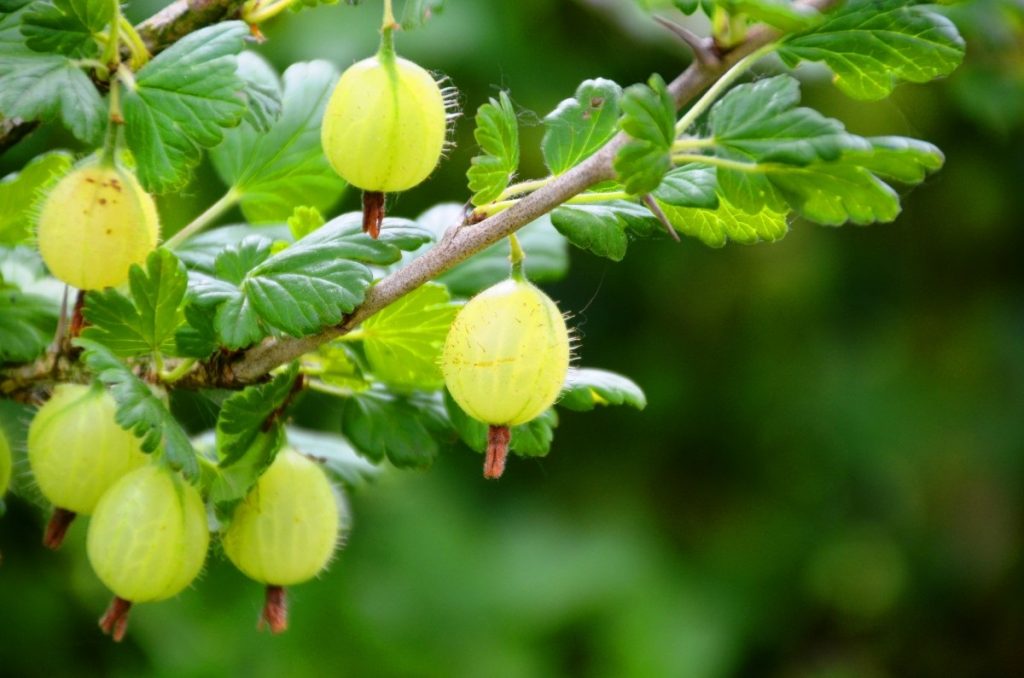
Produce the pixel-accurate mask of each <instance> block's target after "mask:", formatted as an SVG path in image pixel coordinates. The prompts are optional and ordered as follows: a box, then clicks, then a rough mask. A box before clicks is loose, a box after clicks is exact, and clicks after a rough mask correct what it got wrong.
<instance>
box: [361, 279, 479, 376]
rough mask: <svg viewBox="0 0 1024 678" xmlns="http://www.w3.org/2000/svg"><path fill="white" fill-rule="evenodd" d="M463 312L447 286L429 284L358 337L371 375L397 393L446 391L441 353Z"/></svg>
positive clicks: (378, 315)
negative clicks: (396, 390)
mask: <svg viewBox="0 0 1024 678" xmlns="http://www.w3.org/2000/svg"><path fill="white" fill-rule="evenodd" d="M458 310H459V307H458V305H456V304H453V303H452V302H451V298H450V297H449V295H448V288H447V287H445V286H444V285H438V284H435V283H428V284H426V285H424V286H422V287H420V288H418V289H417V290H415V291H413V292H411V293H410V294H407V295H405V296H404V297H402V298H401V299H399V300H398V301H396V302H394V303H392V304H391V305H390V306H387V307H386V308H384V309H382V310H381V311H379V312H378V313H376V314H375V315H373V316H372V317H370V318H368V319H367V320H366V321H365V322H364V323H363V325H362V327H361V329H360V330H357V333H358V336H359V338H360V340H361V341H362V344H363V350H364V351H365V352H366V360H367V362H368V363H369V366H370V371H371V372H373V375H374V376H375V377H376V378H377V379H378V380H380V381H381V382H383V383H385V384H387V385H388V386H390V387H392V388H395V389H400V390H412V389H424V390H433V389H438V388H440V387H441V386H442V384H443V383H444V377H443V376H442V374H441V366H440V364H441V349H442V348H443V347H444V341H445V338H446V337H447V336H448V329H449V328H450V327H451V324H452V320H454V319H455V314H456V313H457V312H458Z"/></svg>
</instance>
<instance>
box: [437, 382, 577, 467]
mask: <svg viewBox="0 0 1024 678" xmlns="http://www.w3.org/2000/svg"><path fill="white" fill-rule="evenodd" d="M444 403H445V408H446V409H447V412H448V418H449V420H450V421H451V423H452V426H453V427H454V428H455V431H456V432H457V433H458V434H459V438H460V439H461V440H462V442H463V443H465V444H466V447H468V448H469V449H471V450H473V451H474V452H478V453H480V454H483V453H484V452H486V451H487V428H488V427H487V424H484V423H483V422H480V421H477V420H476V419H473V418H472V417H470V416H469V415H468V414H466V413H465V412H463V411H462V408H460V407H459V405H458V403H456V402H455V399H454V398H452V396H451V394H450V393H449V392H448V391H447V390H445V392H444ZM556 426H558V414H557V413H556V412H555V410H554V409H548V410H545V411H544V412H543V413H542V414H541V415H540V416H538V417H537V418H536V419H533V420H532V421H528V422H526V423H525V424H520V425H519V426H513V427H512V431H511V434H512V435H511V438H510V440H509V449H510V450H511V451H512V452H513V453H515V454H517V455H518V456H520V457H544V456H547V454H548V452H550V451H551V441H552V440H553V439H554V436H555V434H554V428H555V427H556Z"/></svg>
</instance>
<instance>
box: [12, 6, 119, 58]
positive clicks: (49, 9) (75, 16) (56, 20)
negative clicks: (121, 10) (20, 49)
mask: <svg viewBox="0 0 1024 678" xmlns="http://www.w3.org/2000/svg"><path fill="white" fill-rule="evenodd" d="M51 2H52V4H50V3H43V2H33V3H32V4H31V5H30V6H29V12H28V13H26V14H25V17H24V19H22V23H21V32H22V34H23V35H24V36H25V44H26V45H28V47H29V48H31V49H33V50H35V51H37V52H51V53H56V54H64V55H66V56H69V57H78V58H91V57H95V56H97V55H98V54H99V46H98V44H97V42H96V37H97V36H98V35H99V34H100V33H101V32H103V31H105V30H106V28H107V25H108V24H109V23H110V21H111V19H112V18H113V16H114V7H113V5H112V4H111V3H110V2H109V0H51Z"/></svg>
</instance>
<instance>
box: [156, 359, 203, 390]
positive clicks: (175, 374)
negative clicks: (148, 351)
mask: <svg viewBox="0 0 1024 678" xmlns="http://www.w3.org/2000/svg"><path fill="white" fill-rule="evenodd" d="M158 355H159V354H158ZM196 362H197V361H196V359H195V358H185V359H184V360H182V361H181V362H180V363H178V364H177V365H176V366H175V367H174V369H172V370H170V371H168V370H165V369H164V368H163V365H162V363H163V360H162V359H161V360H160V361H159V363H158V367H159V376H160V381H162V382H164V383H165V384H173V383H174V382H176V381H178V380H179V379H181V378H182V377H184V376H185V375H186V374H188V372H189V370H191V369H192V367H193V366H194V365H195V364H196Z"/></svg>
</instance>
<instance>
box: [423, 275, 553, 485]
mask: <svg viewBox="0 0 1024 678" xmlns="http://www.w3.org/2000/svg"><path fill="white" fill-rule="evenodd" d="M569 353H570V340H569V331H568V328H567V327H566V325H565V320H564V319H563V318H562V314H561V313H560V312H559V310H558V307H557V306H556V305H555V302H553V301H552V300H551V298H550V297H548V296H547V295H546V294H544V292H542V291H541V290H540V289H538V288H537V287H535V286H534V285H532V284H531V283H529V282H528V281H526V280H525V279H522V278H516V277H513V278H510V279H508V280H505V281H503V282H500V283H498V284H496V285H494V286H493V287H490V288H488V289H486V290H484V291H483V292H481V293H480V294H478V295H477V296H475V297H473V298H472V299H471V300H470V301H469V302H468V303H467V304H466V305H465V306H463V307H462V309H461V310H460V311H459V313H458V315H456V316H455V321H454V322H453V323H452V326H451V329H450V330H449V332H448V337H447V339H446V340H445V344H444V351H443V353H442V358H441V368H442V372H443V373H444V381H445V386H446V387H447V388H448V391H449V392H450V393H451V395H452V398H454V399H455V402H456V403H458V405H459V407H461V408H462V409H463V410H464V411H465V412H466V414H468V415H469V416H471V417H473V418H474V419H477V420H479V421H482V422H484V423H485V424H488V425H489V426H490V431H489V435H488V448H487V459H486V461H485V463H484V476H485V477H487V478H498V477H500V476H501V474H502V472H503V471H504V467H505V456H506V454H507V450H508V443H509V427H510V426H517V425H519V424H524V423H526V422H528V421H530V420H532V419H534V418H536V417H537V416H538V415H540V414H541V413H542V412H544V411H545V410H546V409H548V408H549V407H551V405H552V404H553V403H554V402H555V400H556V399H557V398H558V394H559V393H560V392H561V390H562V386H563V384H564V383H565V376H566V373H567V372H568V369H569Z"/></svg>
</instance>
